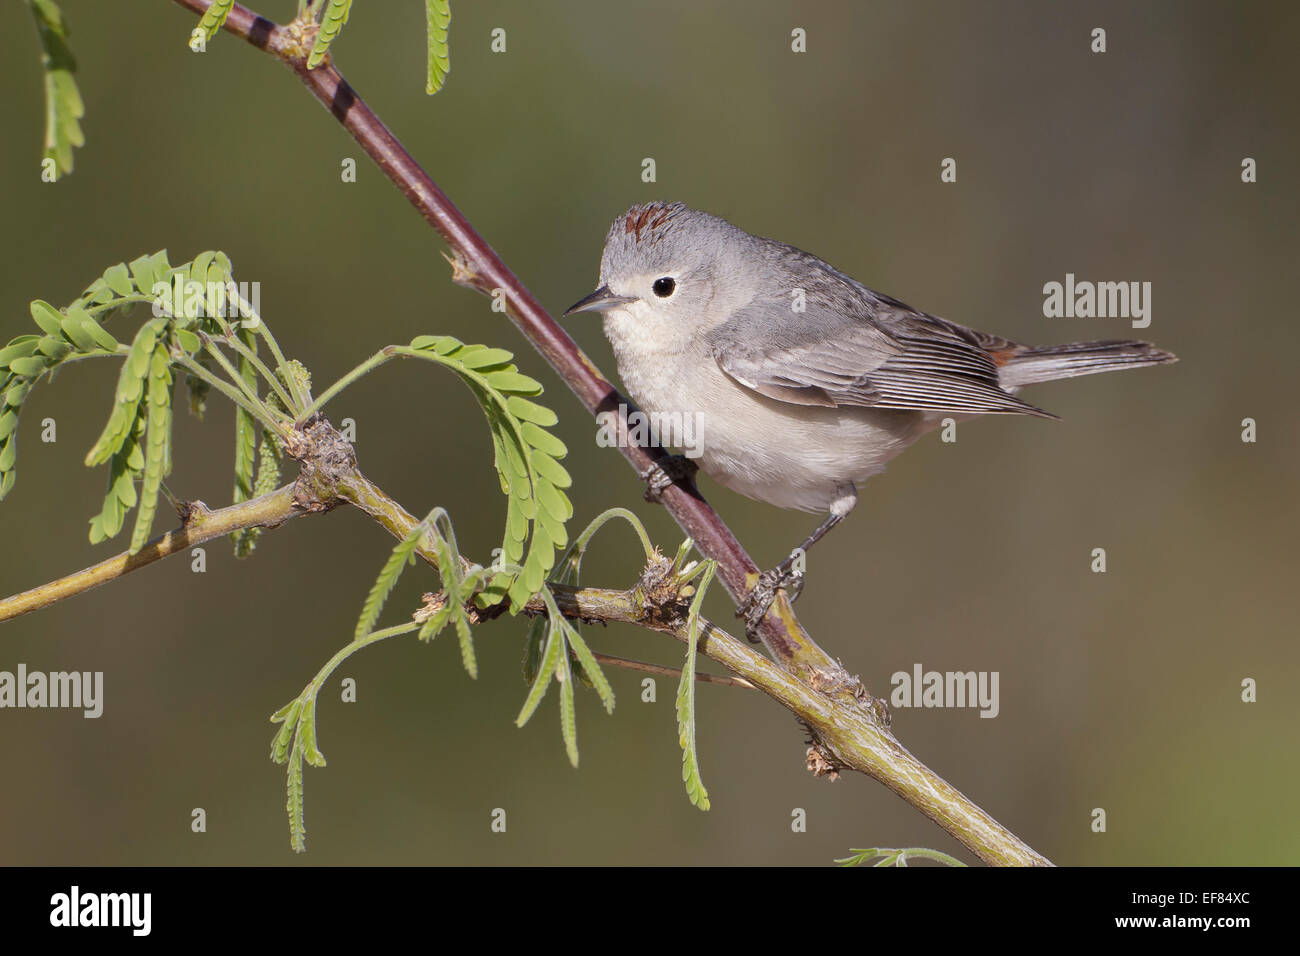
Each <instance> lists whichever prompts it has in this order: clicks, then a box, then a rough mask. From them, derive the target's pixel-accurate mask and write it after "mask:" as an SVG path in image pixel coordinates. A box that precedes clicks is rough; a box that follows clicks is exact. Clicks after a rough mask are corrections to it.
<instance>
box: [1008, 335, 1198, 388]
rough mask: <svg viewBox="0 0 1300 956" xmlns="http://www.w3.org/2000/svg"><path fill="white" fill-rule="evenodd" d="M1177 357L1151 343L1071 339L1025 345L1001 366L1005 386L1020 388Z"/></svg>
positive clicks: (1161, 361) (1173, 359) (1156, 362)
mask: <svg viewBox="0 0 1300 956" xmlns="http://www.w3.org/2000/svg"><path fill="white" fill-rule="evenodd" d="M1177 361H1178V356H1176V355H1174V354H1173V353H1172V352H1166V351H1164V350H1163V349H1158V348H1156V347H1155V346H1154V345H1152V344H1151V343H1150V342H1134V341H1107V342H1071V343H1069V344H1067V345H1042V346H1030V345H1023V346H1021V347H1020V348H1018V349H1017V350H1016V351H1015V352H1013V353H1012V354H1011V356H1010V357H1009V358H1008V359H1007V361H1006V362H1005V363H1004V364H1002V365H1001V367H1000V368H999V369H998V372H999V378H1000V379H1001V384H1002V387H1003V388H1020V387H1021V386H1022V385H1033V384H1035V383H1036V382H1050V381H1053V380H1054V379H1058V378H1074V377H1075V376H1076V375H1092V374H1093V373H1094V372H1110V371H1114V370H1115V369H1121V368H1141V367H1142V366H1144V365H1164V364H1166V363H1168V362H1177Z"/></svg>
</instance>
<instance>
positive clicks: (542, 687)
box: [515, 613, 564, 727]
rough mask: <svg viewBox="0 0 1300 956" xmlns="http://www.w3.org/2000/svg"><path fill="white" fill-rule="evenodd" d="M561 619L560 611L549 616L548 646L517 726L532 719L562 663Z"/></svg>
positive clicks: (543, 653) (543, 652)
mask: <svg viewBox="0 0 1300 956" xmlns="http://www.w3.org/2000/svg"><path fill="white" fill-rule="evenodd" d="M561 620H563V619H562V618H561V617H560V616H559V614H558V613H557V614H556V615H555V616H553V617H549V618H547V624H548V626H547V629H546V648H545V650H543V651H542V663H541V666H540V667H539V668H538V670H537V679H536V680H534V681H533V686H532V687H531V688H529V690H528V696H527V697H525V698H524V706H523V707H522V708H521V709H520V711H519V716H518V717H516V718H515V726H516V727H522V726H523V725H524V724H526V723H528V721H529V720H530V719H532V716H533V714H534V713H536V712H537V706H538V705H539V704H540V703H541V702H542V698H543V697H545V696H546V689H547V688H548V687H550V686H551V678H552V677H554V676H555V668H556V666H557V665H558V664H559V663H560V655H561V654H562V653H563V652H564V634H563V632H562V631H561V627H560V624H559V623H558V622H559V621H561Z"/></svg>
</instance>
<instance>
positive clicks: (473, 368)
mask: <svg viewBox="0 0 1300 956" xmlns="http://www.w3.org/2000/svg"><path fill="white" fill-rule="evenodd" d="M410 347H411V349H413V350H416V353H417V354H419V355H421V356H422V357H426V358H429V359H431V360H433V361H436V362H438V363H439V364H442V365H445V366H447V367H448V368H451V369H452V370H454V371H455V372H457V373H458V374H459V375H460V376H461V378H462V379H463V380H464V381H465V383H466V384H467V385H468V386H469V388H470V390H471V391H472V392H473V393H474V397H475V398H476V399H478V402H479V405H480V407H481V408H482V409H483V413H484V415H485V417H486V418H487V421H488V426H489V428H490V430H491V432H492V448H493V453H494V465H495V466H496V470H497V477H498V478H499V479H500V483H501V490H502V493H503V494H505V495H506V496H507V499H506V527H505V531H504V534H503V535H502V541H501V553H502V557H503V559H504V563H505V564H508V565H518V571H517V572H513V573H506V572H500V569H497V570H498V572H499V573H497V574H495V575H494V576H493V577H492V580H491V581H489V582H488V584H487V586H486V587H484V588H483V589H482V590H481V591H480V592H479V593H478V595H477V596H476V598H475V600H476V601H477V602H478V603H479V605H480V606H482V607H490V606H492V605H493V604H497V603H499V602H500V601H501V600H502V599H503V598H505V597H507V596H508V598H509V601H510V609H511V612H512V613H515V614H517V613H519V611H520V610H521V609H522V608H523V606H524V605H525V604H527V603H528V601H529V599H530V598H531V597H532V596H533V595H535V594H537V593H538V592H539V591H540V590H541V589H542V588H543V586H544V585H545V583H546V576H547V574H548V573H549V572H550V570H551V569H552V568H553V567H554V566H555V557H556V549H557V548H563V547H564V546H565V545H566V544H567V543H568V535H567V532H566V530H565V522H567V521H568V519H569V518H570V517H572V515H573V506H572V504H571V503H570V502H569V499H568V497H567V496H566V495H565V494H564V493H563V492H562V491H561V490H560V489H562V488H567V487H569V485H571V484H572V479H571V478H570V477H569V474H568V472H567V471H565V470H564V468H563V466H562V465H560V463H559V461H558V459H559V458H561V457H563V456H564V455H565V453H566V449H565V447H564V443H563V442H562V441H560V440H559V439H558V438H556V437H555V436H554V435H552V434H550V433H549V432H547V431H546V430H545V424H544V423H554V422H555V420H556V419H555V416H554V413H553V412H551V411H550V410H549V409H546V408H544V407H542V406H541V405H537V404H535V403H533V402H530V401H528V400H527V399H526V398H524V397H523V396H525V395H527V396H535V395H537V394H539V393H540V392H541V390H542V386H541V383H539V382H538V381H537V380H536V379H533V378H530V377H529V376H527V375H523V374H521V373H520V372H519V371H518V370H517V369H516V368H515V366H514V365H513V364H510V362H511V359H512V358H513V356H512V355H511V353H509V352H507V351H505V350H504V349H493V348H487V347H485V346H481V345H465V344H464V343H462V342H460V341H459V340H458V339H455V338H452V337H451V336H427V335H424V336H419V337H418V338H416V339H414V340H413V341H412V342H411V346H410ZM406 354H410V353H406ZM512 403H513V405H512ZM516 409H517V410H518V411H516Z"/></svg>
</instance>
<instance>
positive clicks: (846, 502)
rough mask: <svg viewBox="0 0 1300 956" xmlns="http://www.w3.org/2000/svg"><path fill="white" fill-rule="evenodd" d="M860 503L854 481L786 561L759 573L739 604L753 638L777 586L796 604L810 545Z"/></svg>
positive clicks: (740, 615) (753, 639)
mask: <svg viewBox="0 0 1300 956" xmlns="http://www.w3.org/2000/svg"><path fill="white" fill-rule="evenodd" d="M857 503H858V495H857V489H855V488H854V487H853V486H852V485H849V486H848V487H847V488H845V489H842V490H841V494H840V496H839V497H838V498H836V499H835V501H833V502H832V503H831V511H830V514H828V515H827V516H826V520H825V521H823V522H822V523H821V524H819V525H818V526H817V530H816V531H814V532H813V533H812V534H810V535H808V537H806V538H805V539H804V540H803V543H802V544H800V545H799V547H797V548H795V549H794V550H793V551H791V552H790V553H789V554H788V555H786V558H785V560H784V561H782V562H781V563H780V564H778V565H777V566H776V567H774V568H772V569H771V570H768V571H764V572H763V573H762V574H760V575H759V576H758V581H757V582H756V583H755V584H754V587H753V588H751V589H750V591H749V593H748V594H746V595H745V597H744V599H743V600H742V601H741V602H740V605H739V606H738V607H737V608H736V617H738V618H742V619H743V620H744V622H745V634H746V636H748V637H749V639H750V641H751V642H753V643H757V639H756V638H755V637H754V634H755V633H756V632H757V631H758V625H759V623H760V622H761V621H762V620H763V618H764V616H765V615H766V614H767V609H768V608H770V607H771V606H772V602H773V601H775V600H776V592H777V591H778V590H781V589H785V590H787V591H789V592H790V603H792V604H793V603H794V602H795V601H796V600H798V598H799V595H800V594H801V593H802V592H803V568H804V562H805V560H806V559H807V556H808V551H809V549H810V548H812V546H813V545H814V544H816V543H817V542H818V541H820V540H821V539H822V538H823V537H825V535H826V532H828V531H830V530H831V528H833V527H835V526H836V525H837V524H839V523H840V522H841V521H843V520H844V518H845V516H846V515H847V514H848V513H849V512H850V511H852V510H853V506H854V505H856V504H857Z"/></svg>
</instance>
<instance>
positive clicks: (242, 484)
mask: <svg viewBox="0 0 1300 956" xmlns="http://www.w3.org/2000/svg"><path fill="white" fill-rule="evenodd" d="M236 335H238V336H239V340H240V341H241V342H242V343H243V344H244V345H245V346H247V347H248V349H249V350H250V351H252V352H256V351H257V336H256V334H255V333H254V332H253V331H252V330H251V329H243V328H241V329H239V331H238V332H237V333H236ZM238 371H239V376H240V378H242V379H243V380H244V382H245V383H246V384H247V385H248V387H249V388H250V389H252V390H253V391H255V392H256V391H257V387H258V378H257V366H255V365H254V364H253V363H252V362H251V361H250V360H249V359H247V358H245V357H244V356H242V355H241V356H239V364H238ZM256 460H257V419H255V418H254V417H253V415H252V413H251V412H249V411H248V410H247V409H245V408H243V407H239V406H237V407H236V408H235V490H234V494H233V500H234V503H235V504H239V503H240V502H241V501H248V500H249V499H251V498H252V497H253V496H254V491H253V469H254V465H255V462H256ZM253 531H254V529H252V528H246V529H244V530H242V531H236V532H234V533H233V534H231V536H230V537H231V539H232V540H233V541H234V543H235V557H237V558H246V557H248V556H249V555H250V554H252V553H253V548H254V547H256V545H257V534H255V533H252V532H253Z"/></svg>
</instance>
